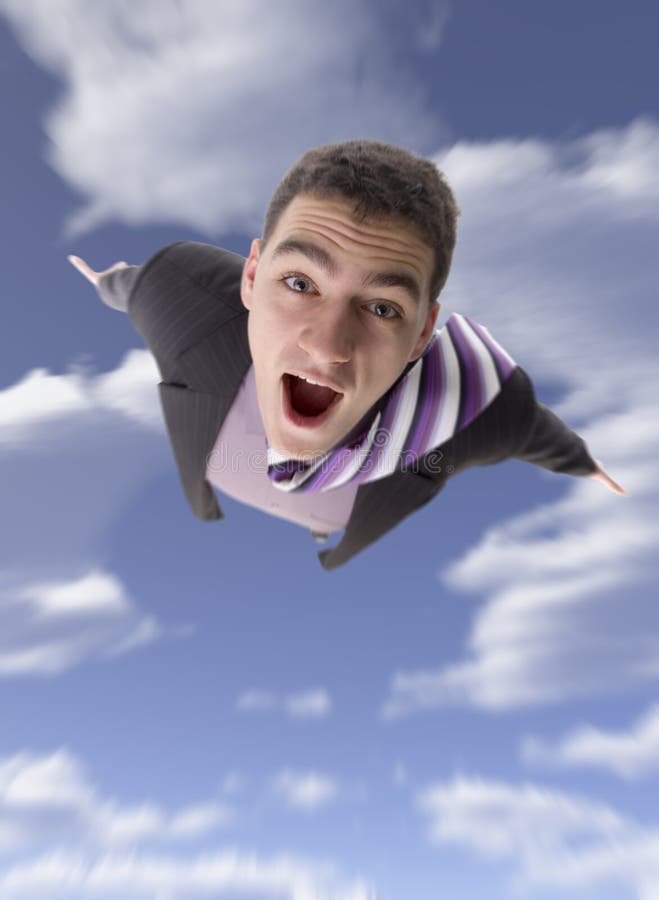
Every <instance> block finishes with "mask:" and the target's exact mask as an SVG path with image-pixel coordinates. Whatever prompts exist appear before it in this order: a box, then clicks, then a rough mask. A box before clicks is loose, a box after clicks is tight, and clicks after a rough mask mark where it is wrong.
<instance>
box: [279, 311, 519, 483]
mask: <svg viewBox="0 0 659 900" xmlns="http://www.w3.org/2000/svg"><path fill="white" fill-rule="evenodd" d="M515 365H516V363H515V361H514V360H513V359H512V357H511V356H510V355H509V354H508V353H506V351H505V350H504V349H503V347H501V346H500V345H499V344H498V343H497V342H496V341H495V340H494V338H493V337H492V335H491V334H490V332H489V331H488V330H487V328H485V327H484V326H483V325H479V323H478V322H475V321H474V320H473V319H470V318H468V317H467V316H462V315H460V314H459V313H453V315H452V316H450V317H449V319H448V321H447V322H446V324H445V325H444V326H443V327H442V328H441V329H439V330H438V331H435V332H434V334H433V336H432V338H431V339H430V341H429V343H428V346H427V347H426V349H425V351H424V352H423V354H422V355H421V356H420V357H419V359H418V360H417V361H416V362H415V364H414V365H413V366H412V367H411V368H410V369H409V370H408V371H407V372H406V373H405V374H404V375H402V376H401V377H400V378H399V379H398V380H397V381H396V382H394V384H393V385H392V387H391V388H389V390H388V391H387V393H386V394H385V395H384V397H383V398H380V401H378V403H376V404H375V405H374V407H373V408H372V411H371V415H370V417H366V419H367V425H366V426H365V427H364V428H363V429H362V430H361V432H360V434H358V435H357V437H352V438H351V439H350V440H347V439H346V438H344V439H343V442H342V443H340V444H337V445H335V446H334V447H333V448H331V449H330V450H328V451H327V453H325V454H324V455H323V456H321V457H318V458H316V459H315V460H313V461H311V462H308V461H303V460H295V459H287V458H286V457H284V456H282V455H281V454H279V453H277V451H276V450H274V449H273V448H272V447H269V446H268V447H267V451H268V477H269V478H270V479H271V480H272V483H273V484H274V485H275V487H277V488H279V489H280V490H282V491H329V490H332V488H338V487H343V486H344V485H346V484H348V483H357V484H365V483H366V482H369V481H376V480H377V479H379V478H385V477H386V476H387V475H390V474H392V472H394V471H396V470H397V469H403V468H411V467H413V466H414V465H415V463H416V461H417V460H418V459H419V458H420V457H422V456H425V455H426V454H428V453H429V452H430V451H432V450H435V449H436V448H438V447H439V446H440V445H441V444H443V443H445V442H446V441H447V440H449V438H451V437H452V436H453V435H454V434H455V433H456V432H458V431H460V430H461V429H463V428H465V427H466V426H467V425H469V423H470V422H472V421H473V420H474V419H475V418H476V417H477V416H478V415H479V414H480V413H481V412H482V411H483V410H484V409H485V407H486V406H488V405H489V404H490V403H491V402H492V400H494V398H495V397H496V395H497V394H498V393H499V391H500V390H501V385H502V384H503V382H504V381H505V380H506V379H507V378H508V377H509V375H510V374H511V372H512V371H513V369H514V368H515ZM266 446H267V440H266ZM439 458H440V459H441V454H440V456H439Z"/></svg>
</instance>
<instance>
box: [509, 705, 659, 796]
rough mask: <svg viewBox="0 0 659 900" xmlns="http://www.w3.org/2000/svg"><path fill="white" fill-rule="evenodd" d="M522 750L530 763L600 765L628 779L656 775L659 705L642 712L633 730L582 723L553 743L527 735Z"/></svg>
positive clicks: (555, 765) (597, 766)
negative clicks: (610, 728) (605, 728)
mask: <svg viewBox="0 0 659 900" xmlns="http://www.w3.org/2000/svg"><path fill="white" fill-rule="evenodd" d="M521 751H522V754H521V755H522V759H523V761H524V762H525V763H527V764H529V765H540V766H547V767H549V768H561V769H566V768H575V767H589V768H598V769H604V770H605V771H608V772H613V773H615V774H616V775H619V776H620V777H621V778H627V779H636V778H642V777H643V776H646V775H652V774H655V773H656V772H659V705H657V704H655V705H654V706H652V707H651V708H650V709H649V710H648V711H647V712H646V713H645V714H644V715H643V716H641V717H640V718H639V719H638V721H637V722H636V723H635V725H634V727H633V728H632V729H631V731H628V732H624V731H618V732H615V731H605V730H603V729H600V728H595V727H594V726H592V725H581V726H579V727H578V728H574V729H572V730H571V731H570V732H569V733H568V734H567V735H565V737H563V738H562V739H561V740H560V741H557V742H556V743H555V744H553V745H552V744H551V743H549V742H547V741H543V740H540V739H539V738H535V737H526V738H525V739H524V740H523V742H522V748H521Z"/></svg>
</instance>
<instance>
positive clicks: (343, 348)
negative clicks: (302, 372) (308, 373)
mask: <svg viewBox="0 0 659 900" xmlns="http://www.w3.org/2000/svg"><path fill="white" fill-rule="evenodd" d="M315 312H317V314H316V315H314V316H313V317H311V318H309V319H308V320H307V321H306V322H305V323H304V326H303V327H302V329H301V330H300V333H299V336H298V341H297V343H298V347H300V349H301V350H304V352H305V353H307V354H308V355H309V356H310V357H311V358H312V359H313V360H314V362H316V363H317V364H318V365H332V364H333V363H345V362H348V361H349V360H350V359H351V357H352V353H353V346H354V343H353V342H354V323H353V322H352V321H351V310H331V309H328V310H323V311H322V312H320V311H315Z"/></svg>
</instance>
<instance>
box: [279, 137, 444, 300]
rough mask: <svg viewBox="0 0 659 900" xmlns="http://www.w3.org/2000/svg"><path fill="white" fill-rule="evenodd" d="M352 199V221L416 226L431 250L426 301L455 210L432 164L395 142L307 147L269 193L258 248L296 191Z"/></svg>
mask: <svg viewBox="0 0 659 900" xmlns="http://www.w3.org/2000/svg"><path fill="white" fill-rule="evenodd" d="M302 193H304V194H311V195H314V196H316V197H319V198H321V199H325V198H336V197H339V198H340V197H344V198H345V199H347V200H354V201H355V203H354V207H353V210H352V216H353V218H354V219H355V220H356V221H357V222H365V221H366V220H368V219H381V218H383V217H387V216H389V217H392V218H397V219H399V220H403V221H405V222H407V223H408V224H412V225H414V226H415V227H416V229H417V232H418V233H419V234H420V236H421V237H422V239H423V240H424V241H425V242H426V243H427V244H428V246H430V247H431V248H432V250H433V251H434V254H435V265H434V268H433V272H432V276H431V281H430V295H429V298H428V301H429V304H432V303H433V302H434V301H435V300H436V298H437V296H438V295H439V293H440V291H441V290H442V288H443V287H444V284H445V283H446V279H447V277H448V273H449V269H450V267H451V258H452V256H453V249H454V247H455V240H456V220H457V217H458V216H459V215H460V210H459V209H458V207H457V205H456V202H455V197H454V196H453V192H452V191H451V188H450V187H449V186H448V184H447V183H446V181H445V180H444V176H443V175H442V173H441V172H440V170H439V169H438V168H437V166H436V165H435V164H434V163H432V162H430V161H429V160H427V159H424V158H423V157H421V156H415V155H414V154H412V153H410V152H409V151H407V150H403V149H402V148H401V147H396V146H394V145H393V144H384V143H382V142H380V141H371V140H352V141H344V142H343V143H340V144H326V145H325V146H323V147H315V148H313V149H312V150H308V151H307V152H306V153H305V154H304V155H303V156H301V157H300V159H298V161H297V162H296V163H294V165H293V166H292V167H291V168H290V169H289V170H288V172H286V174H285V175H284V177H283V178H282V180H281V181H280V182H279V184H278V185H277V187H276V188H275V191H274V193H273V195H272V197H271V199H270V203H269V204H268V208H267V210H266V213H265V219H264V223H263V235H262V238H261V250H263V249H264V248H265V245H266V244H267V242H268V241H269V240H270V238H271V236H272V234H273V232H274V230H275V228H276V226H277V222H278V221H279V217H280V216H281V214H282V213H283V212H284V210H285V209H286V207H287V206H288V204H289V203H290V202H291V200H292V199H293V198H294V197H295V196H296V195H297V194H302Z"/></svg>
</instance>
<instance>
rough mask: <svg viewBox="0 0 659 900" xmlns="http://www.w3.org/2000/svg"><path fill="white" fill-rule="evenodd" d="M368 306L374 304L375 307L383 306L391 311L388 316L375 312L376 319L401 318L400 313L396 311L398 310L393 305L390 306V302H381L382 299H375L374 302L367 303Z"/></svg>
mask: <svg viewBox="0 0 659 900" xmlns="http://www.w3.org/2000/svg"><path fill="white" fill-rule="evenodd" d="M369 306H375V307H380V308H382V307H384V308H385V310H386V311H388V312H389V313H391V315H388V316H387V315H382V316H381V315H380V314H379V313H376V314H375V317H376V319H400V318H401V315H400V313H399V312H398V310H397V309H396V308H395V307H394V306H392V305H391V304H390V303H383V301H382V300H376V301H375V302H374V303H369Z"/></svg>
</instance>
